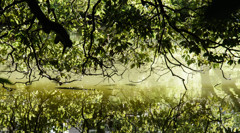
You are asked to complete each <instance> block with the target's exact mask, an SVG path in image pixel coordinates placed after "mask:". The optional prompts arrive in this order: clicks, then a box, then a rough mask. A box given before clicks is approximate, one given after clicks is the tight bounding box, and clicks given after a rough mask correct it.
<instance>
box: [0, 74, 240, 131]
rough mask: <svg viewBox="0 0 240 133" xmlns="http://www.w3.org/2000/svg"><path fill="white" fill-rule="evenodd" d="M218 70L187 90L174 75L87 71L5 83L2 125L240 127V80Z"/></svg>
mask: <svg viewBox="0 0 240 133" xmlns="http://www.w3.org/2000/svg"><path fill="white" fill-rule="evenodd" d="M218 74H219V71H218V70H210V71H208V70H207V71H205V72H203V73H201V74H196V75H194V76H193V77H191V78H189V80H188V81H187V87H188V90H187V91H186V90H185V88H184V87H183V85H182V83H181V81H180V80H178V79H177V78H174V77H167V78H166V77H165V78H164V77H163V78H161V79H160V80H158V82H155V81H156V80H154V81H153V79H151V78H150V79H148V80H146V81H143V82H141V83H134V82H126V81H124V82H122V81H120V82H117V83H109V82H107V83H106V82H101V83H99V82H100V81H101V80H99V77H96V78H95V79H94V78H92V77H91V78H90V77H87V78H85V79H84V80H83V81H81V82H75V83H72V84H69V85H64V86H58V85H57V84H55V83H53V82H50V81H47V80H42V81H40V82H37V83H34V84H32V85H31V86H24V85H22V84H18V85H16V86H15V90H13V91H7V90H6V89H3V88H1V91H0V101H1V102H0V131H2V132H4V131H6V132H105V133H106V132H139V133H141V132H157V133H165V132H184V133H185V132H227V133H228V132H239V131H240V112H239V110H240V106H239V97H238V95H239V94H240V93H239V91H240V90H239V81H238V79H237V78H236V79H234V78H232V80H227V79H224V78H221V77H217V75H218ZM228 74H231V75H232V76H234V74H235V76H236V75H237V73H236V72H234V73H231V72H230V73H228ZM214 76H215V78H214ZM140 77H141V76H140ZM236 77H237V76H236ZM141 78H142V77H141ZM163 82H164V83H165V84H163ZM93 83H95V84H93ZM203 90H204V91H203Z"/></svg>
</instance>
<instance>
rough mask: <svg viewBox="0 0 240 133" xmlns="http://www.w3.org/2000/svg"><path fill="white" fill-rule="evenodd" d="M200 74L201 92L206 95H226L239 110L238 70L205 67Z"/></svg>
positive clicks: (220, 96)
mask: <svg viewBox="0 0 240 133" xmlns="http://www.w3.org/2000/svg"><path fill="white" fill-rule="evenodd" d="M203 70H204V71H203V72H202V73H201V74H200V75H201V84H202V89H201V92H202V93H201V94H202V97H203V98H206V97H209V96H210V97H211V96H214V97H218V98H219V99H221V98H223V97H228V98H229V100H230V101H231V102H232V104H233V105H234V107H235V109H236V110H238V111H240V98H239V95H240V89H239V88H238V87H237V85H236V84H237V82H238V79H239V77H238V71H236V70H234V71H222V70H220V69H209V68H208V67H205V68H204V69H203Z"/></svg>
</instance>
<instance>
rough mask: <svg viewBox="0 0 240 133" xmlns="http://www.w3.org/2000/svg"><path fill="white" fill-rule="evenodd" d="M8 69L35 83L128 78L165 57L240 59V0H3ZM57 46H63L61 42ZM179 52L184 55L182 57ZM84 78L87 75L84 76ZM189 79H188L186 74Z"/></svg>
mask: <svg viewBox="0 0 240 133" xmlns="http://www.w3.org/2000/svg"><path fill="white" fill-rule="evenodd" d="M0 5H1V6H0V19H1V21H0V23H1V26H0V44H1V45H0V63H1V64H4V65H5V66H8V67H9V70H6V71H2V72H15V71H17V72H20V73H23V74H24V75H25V76H26V77H27V78H28V79H29V81H28V82H29V83H31V82H32V81H34V80H38V79H39V78H41V77H47V78H49V79H50V80H54V81H57V82H59V83H64V82H71V81H74V79H73V78H71V76H72V75H73V74H75V75H80V76H82V75H103V76H105V77H108V78H109V77H112V76H114V75H122V74H123V73H124V72H125V70H124V71H120V70H119V69H117V68H118V67H117V66H119V64H120V65H123V66H124V69H128V68H135V67H137V68H139V67H141V66H142V65H145V64H148V63H150V64H151V65H150V66H149V67H150V70H151V71H152V72H154V71H155V69H154V64H155V63H156V62H157V60H161V62H162V63H163V64H164V65H165V67H166V68H167V69H168V70H169V71H170V72H171V73H172V74H173V75H174V76H177V77H179V78H181V77H180V76H178V75H176V74H175V73H174V71H173V70H172V68H173V67H182V68H183V69H190V70H193V69H192V68H191V67H190V65H191V64H198V65H199V66H201V65H204V64H214V65H215V66H222V65H223V64H224V63H225V62H227V63H228V64H230V65H234V64H237V63H239V62H240V60H239V57H240V56H239V48H238V47H239V46H238V45H239V33H238V31H239V28H238V27H239V24H240V23H239V18H240V16H239V15H240V14H239V12H238V9H239V6H238V5H240V4H239V2H238V1H237V0H233V1H231V2H228V3H225V1H223V0H212V1H211V0H206V1H201V0H81V1H75V0H65V1H63V0H38V1H37V0H2V1H1V3H0ZM55 43H56V44H55ZM176 54H180V55H182V56H181V57H182V59H184V60H185V61H183V60H182V59H180V58H178V57H177V56H176ZM77 79H79V77H77ZM182 80H183V81H184V79H183V78H182Z"/></svg>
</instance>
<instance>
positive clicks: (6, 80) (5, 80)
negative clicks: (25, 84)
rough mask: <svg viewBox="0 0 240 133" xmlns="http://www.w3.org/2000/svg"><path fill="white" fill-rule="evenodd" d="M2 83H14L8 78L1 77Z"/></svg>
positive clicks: (0, 81)
mask: <svg viewBox="0 0 240 133" xmlns="http://www.w3.org/2000/svg"><path fill="white" fill-rule="evenodd" d="M0 83H1V84H4V83H5V84H10V85H13V83H12V82H11V81H9V80H8V79H5V78H0Z"/></svg>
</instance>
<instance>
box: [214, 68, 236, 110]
mask: <svg viewBox="0 0 240 133" xmlns="http://www.w3.org/2000/svg"><path fill="white" fill-rule="evenodd" d="M214 73H215V74H216V75H217V76H218V77H219V78H220V79H221V85H222V91H224V92H225V93H226V94H227V95H228V96H230V98H231V99H232V102H233V103H234V105H235V106H236V108H237V109H238V110H240V103H239V101H238V95H239V94H240V90H239V89H238V87H237V86H236V80H237V78H231V79H226V78H224V77H223V75H222V71H221V70H219V69H215V70H214ZM231 90H232V91H231ZM234 93H235V94H234Z"/></svg>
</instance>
